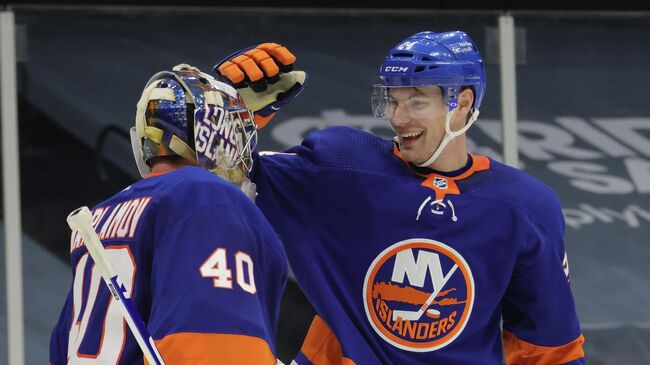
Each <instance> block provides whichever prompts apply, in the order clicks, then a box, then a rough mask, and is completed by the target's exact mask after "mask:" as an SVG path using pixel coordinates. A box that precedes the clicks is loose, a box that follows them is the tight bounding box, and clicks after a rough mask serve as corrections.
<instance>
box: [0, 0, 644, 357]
mask: <svg viewBox="0 0 650 365" xmlns="http://www.w3.org/2000/svg"><path fill="white" fill-rule="evenodd" d="M193 4H195V5H197V6H195V7H180V6H168V7H165V6H157V7H150V6H145V4H135V5H137V6H131V5H134V4H132V3H127V2H122V3H114V4H111V5H106V6H93V7H90V6H80V5H74V4H72V5H63V4H49V5H11V6H5V8H4V11H5V12H4V13H3V15H2V17H4V18H0V19H2V22H1V23H2V24H0V31H1V32H0V38H3V37H5V35H6V34H7V33H6V32H7V31H9V32H11V31H13V32H14V33H15V38H14V39H15V56H16V58H15V62H16V63H15V66H16V67H15V76H16V85H17V88H16V89H17V90H16V92H15V93H13V94H12V91H11V89H7V88H6V85H7V83H6V82H7V80H8V79H7V76H6V75H7V74H6V73H3V74H2V75H3V79H2V85H1V87H2V89H1V92H2V95H3V100H4V101H6V100H9V101H11V99H10V98H9V97H10V96H11V95H15V96H17V99H16V103H17V107H18V109H17V128H18V140H17V142H18V145H17V146H15V145H12V146H15V148H17V150H18V154H17V155H15V154H11V153H9V155H8V152H11V151H12V150H11V148H12V146H3V160H2V163H3V164H4V170H3V171H4V174H5V175H7V174H9V175H10V176H4V179H3V184H4V187H5V188H8V189H12V190H8V193H5V195H4V200H5V201H3V203H5V204H4V205H2V207H3V208H2V218H3V219H2V222H0V229H1V230H2V231H3V232H4V231H5V228H8V230H7V233H8V236H7V235H2V236H1V238H0V364H9V363H10V362H9V360H8V359H9V355H10V352H11V351H9V349H8V346H9V345H8V343H13V344H17V345H18V346H19V347H16V348H14V347H12V351H14V353H13V356H16V357H13V359H17V358H22V351H19V350H20V346H24V354H25V355H24V364H46V363H47V360H48V351H49V350H48V346H49V336H50V331H51V329H52V328H53V326H54V324H55V321H56V320H57V318H58V315H59V311H60V310H61V308H62V306H63V302H64V300H65V297H66V295H67V292H68V290H69V285H70V278H71V269H70V268H69V263H68V250H69V230H68V227H67V225H66V223H65V217H66V216H67V214H68V213H69V212H70V211H71V210H73V209H74V208H77V207H79V206H81V205H88V206H92V205H94V204H96V203H98V202H99V201H101V200H102V199H104V198H106V197H107V196H110V195H112V194H114V193H116V192H117V191H119V190H121V189H122V188H124V187H125V186H127V185H128V184H130V183H132V182H134V181H136V180H137V179H138V178H139V175H138V173H137V169H136V167H135V164H134V163H133V161H132V154H131V147H130V143H129V141H128V128H130V127H131V125H132V123H133V117H134V113H135V104H136V102H137V100H138V98H139V96H140V93H141V91H142V87H143V86H144V84H145V83H146V81H147V80H148V78H149V77H150V76H151V75H152V74H153V73H155V72H157V71H159V70H162V69H169V68H171V67H172V66H173V65H175V64H178V63H181V62H184V63H189V64H192V65H195V66H197V67H199V68H201V69H203V70H205V71H208V70H209V69H210V68H211V67H212V66H213V65H214V64H215V63H216V62H217V61H219V60H220V59H221V58H223V57H224V56H226V55H228V54H230V53H231V52H232V51H235V50H238V49H241V48H244V47H246V46H249V45H254V44H258V43H262V42H266V41H274V42H278V43H282V44H284V45H286V46H287V47H288V48H289V49H290V50H292V51H293V52H294V53H295V54H296V55H297V56H298V62H297V66H298V67H299V68H302V69H304V70H306V71H307V72H308V74H309V81H308V85H307V87H306V89H305V91H304V92H303V93H302V95H301V96H300V97H299V98H298V99H297V101H296V102H295V103H294V104H293V105H291V106H290V107H288V108H286V109H283V111H282V112H281V114H279V115H278V116H277V117H276V118H275V119H274V120H273V122H271V124H270V125H269V126H268V127H267V128H265V129H264V130H262V131H261V140H260V145H261V148H262V149H268V150H282V149H284V148H287V147H289V146H291V145H294V144H297V143H299V142H300V141H301V139H302V137H304V136H305V135H306V134H307V133H309V132H311V131H313V130H315V129H318V128H323V127H326V126H331V125H337V124H345V125H350V126H354V127H357V128H362V129H365V130H368V131H371V132H373V133H376V134H378V135H381V136H385V137H387V138H389V137H391V131H390V129H389V128H388V126H387V125H385V124H384V122H383V121H381V120H376V119H374V118H373V117H372V116H371V112H370V86H371V85H372V84H373V83H376V82H377V80H378V79H377V76H376V75H377V68H378V65H379V64H380V62H381V61H382V59H383V57H384V55H385V52H386V51H387V50H388V49H389V48H390V46H392V45H393V44H395V43H397V42H398V41H399V40H401V39H403V38H405V37H406V36H408V35H410V34H412V33H415V32H417V31H421V30H434V31H445V30H456V29H458V30H464V31H466V32H467V33H468V34H469V35H470V36H471V37H472V38H473V39H474V40H475V41H476V42H477V44H478V47H479V49H480V50H481V52H482V54H483V56H484V60H485V61H486V65H487V70H486V71H487V78H488V88H487V93H486V97H485V101H484V104H483V107H482V110H481V117H480V118H479V120H478V122H477V123H476V125H475V127H473V128H472V129H470V131H469V132H468V136H469V139H470V140H471V141H470V146H472V149H473V150H474V152H475V153H478V154H487V155H489V156H491V157H493V158H495V159H497V160H501V161H503V160H506V161H511V162H512V161H514V163H517V162H518V166H519V167H520V168H522V169H524V170H526V171H527V172H529V173H531V174H532V175H534V176H536V177H538V178H540V179H542V180H543V181H545V182H546V183H547V184H549V185H550V186H551V187H552V188H554V189H555V191H556V192H557V193H558V195H559V196H560V199H561V200H562V205H563V210H564V213H565V218H566V221H567V227H566V236H565V237H566V248H567V252H568V256H569V260H570V265H571V266H570V269H571V282H572V287H573V291H574V296H575V299H576V302H577V307H578V314H579V316H580V320H581V323H582V327H583V331H584V335H585V338H586V344H585V350H586V352H587V359H588V361H589V364H592V365H601V364H627V365H636V364H639V365H640V364H650V102H649V99H648V90H649V89H650V67H649V66H648V65H650V46H649V45H648V40H649V39H650V12H648V11H647V9H641V8H638V7H636V8H635V6H634V5H629V4H626V3H625V2H623V3H620V4H618V5H619V6H618V7H616V4H609V6H603V7H601V8H593V7H592V8H591V9H580V8H579V7H575V8H570V6H569V5H568V4H566V3H564V4H562V5H560V6H558V7H556V8H550V7H549V6H548V4H545V5H542V6H538V7H536V6H533V5H529V6H528V7H523V6H521V5H519V6H513V5H512V4H509V3H508V2H505V1H502V2H500V3H498V4H496V5H495V6H494V7H493V8H488V7H486V6H485V4H481V3H480V2H473V3H472V2H469V3H466V4H461V5H460V6H462V8H459V7H458V6H459V5H458V4H450V3H449V2H444V1H438V2H434V3H429V4H423V3H416V2H407V3H403V4H402V5H401V6H402V8H396V7H395V6H392V7H391V6H385V7H384V6H383V4H375V5H376V6H370V5H368V4H362V5H360V6H354V8H350V7H347V8H344V7H340V6H341V5H339V4H335V3H329V4H328V5H326V6H316V5H314V6H305V5H302V6H301V5H300V4H297V3H291V2H289V3H283V6H285V7H282V8H277V7H272V6H269V7H260V6H261V5H264V4H256V3H252V2H251V3H249V4H243V5H246V6H238V7H232V8H231V7H223V6H220V7H212V6H208V5H211V4H215V5H219V4H216V3H215V2H212V3H208V2H196V3H193ZM265 4H266V5H272V4H269V3H268V2H267V3H265ZM158 5H166V4H165V3H164V2H163V3H158ZM239 5H242V4H239ZM248 5H250V6H248ZM351 5H353V4H352V3H348V4H347V6H351ZM628 5H629V6H628ZM286 6H289V7H286ZM601 6H602V5H601ZM7 14H10V15H11V16H12V17H13V22H11V23H10V24H12V25H15V26H14V27H13V28H7V26H6V24H9V23H7V22H6V21H7V18H6V15H7ZM503 16H507V17H509V19H511V20H514V28H513V29H511V30H512V31H513V35H514V44H512V45H510V46H511V48H510V49H509V51H510V54H514V58H513V60H514V65H513V66H514V67H513V68H512V70H516V79H513V78H511V76H513V75H514V74H512V75H510V76H508V75H504V74H503V72H504V71H503V70H504V68H502V67H501V66H502V62H500V58H501V55H502V54H504V53H501V52H500V51H503V49H500V46H508V45H504V44H500V41H499V40H500V37H499V35H500V29H499V26H500V24H501V26H504V25H503V23H500V19H501V21H503V18H502V17H503ZM7 29H9V30H7ZM501 31H503V29H501ZM2 32H5V33H4V34H3V33H2ZM501 34H502V33H501ZM5 38H6V37H5ZM10 43H11V42H10ZM10 43H6V39H4V38H3V43H2V45H3V48H2V49H1V51H0V55H1V56H2V58H3V62H5V61H6V57H8V56H9V55H10V54H11V51H10V50H8V49H7V48H5V46H6V45H7V44H10ZM505 54H507V53H505ZM504 77H505V78H504ZM504 80H505V81H504ZM515 80H516V83H515V84H513V85H512V86H516V88H514V89H513V88H511V87H508V85H505V84H504V85H502V82H505V83H507V82H514V81H515ZM504 87H507V90H505V89H504ZM504 91H505V93H504ZM515 91H516V97H513V98H511V99H505V100H504V99H503V95H507V93H508V92H515ZM7 93H9V94H7ZM7 95H9V96H7ZM513 95H515V94H513ZM7 98H9V99H7ZM7 105H9V106H7ZM0 107H1V108H3V110H2V115H3V120H2V124H3V128H2V133H3V134H5V136H3V144H6V143H7V142H6V141H7V139H6V138H4V137H11V136H10V135H7V133H8V132H7V131H9V132H11V129H7V128H11V120H10V117H11V110H8V109H7V108H10V104H5V103H3V104H2V105H0ZM513 110H514V111H516V114H514V115H512V114H509V115H510V116H511V117H512V116H516V121H517V124H516V126H515V125H514V124H512V126H510V125H509V124H505V127H504V124H503V123H502V121H503V120H504V115H506V114H507V113H512V111H513ZM504 128H505V129H504ZM502 131H503V132H505V133H503V132H502ZM510 132H511V134H509V133H510ZM509 135H510V136H513V137H512V138H514V142H513V141H507V140H504V137H503V136H506V137H505V138H506V139H507V138H508V136H509ZM15 142H16V141H15V140H14V141H13V143H15ZM504 143H511V144H510V146H515V147H516V150H514V151H513V152H514V155H513V154H512V153H510V154H509V155H508V153H509V152H508V149H507V148H506V155H505V156H504V154H503V151H504V149H503V145H504ZM5 147H8V148H5ZM506 147H507V146H506ZM11 161H15V162H17V163H18V165H13V164H11ZM12 167H16V168H18V170H17V171H18V173H17V174H16V172H13V173H12V170H11V168H12ZM11 181H14V182H15V181H19V186H14V185H11V184H10V183H11ZM18 187H19V190H18V189H17V188H18ZM18 191H20V194H19V195H16V194H15V193H17V192H18ZM12 192H14V193H13V195H12ZM7 194H9V195H7ZM7 197H9V199H10V200H11V201H9V202H8V201H6V200H7ZM17 198H20V199H17ZM18 203H19V204H20V205H19V207H20V211H18V210H16V209H15V208H16V207H17V205H16V204H18ZM17 212H20V213H19V215H18V217H20V220H17V219H16V214H17ZM20 222H22V225H21V226H20V225H18V226H17V227H16V224H17V223H20ZM16 229H18V231H16ZM11 230H13V231H11ZM12 232H13V233H12ZM7 237H9V240H7ZM17 247H19V248H20V250H21V251H22V259H20V261H18V262H16V261H15V260H16V257H20V256H16V252H17V250H16V248H17ZM6 252H7V253H8V254H5V253H6ZM15 268H18V272H20V273H21V274H22V283H21V282H20V281H19V280H17V279H16V278H19V276H16V274H17V273H16V272H15V270H14V269H15ZM12 270H14V271H12ZM16 288H18V289H16ZM21 291H22V296H21ZM548 296H549V297H551V296H553V293H548ZM16 298H18V299H16ZM7 303H19V305H20V308H21V309H22V312H23V313H20V310H19V311H15V310H13V311H12V310H11V308H14V309H15V307H13V306H12V305H11V304H9V305H8V304H7ZM21 315H22V316H23V318H22V320H21V318H20V316H21ZM281 316H282V319H281V323H282V324H281V327H280V333H279V344H278V356H279V358H280V359H281V360H283V361H290V359H291V358H292V356H293V355H295V354H296V352H297V350H298V348H299V347H300V344H301V341H302V338H303V336H304V334H305V333H306V330H307V327H308V325H309V323H310V321H311V318H312V316H313V309H312V308H311V306H310V305H309V303H308V302H307V301H306V299H305V298H304V297H303V295H302V294H301V292H300V289H299V288H298V287H297V285H296V284H295V282H290V283H289V286H288V288H287V291H286V293H285V296H284V298H283V306H282V313H281ZM8 323H9V324H11V325H10V326H9V325H8ZM15 323H21V324H24V327H23V326H21V327H20V328H19V330H20V331H19V332H15V327H13V326H15ZM12 330H13V332H12ZM16 333H19V334H20V333H22V334H24V337H22V336H21V338H22V340H21V339H16V338H15V337H12V336H14V335H15V334H16ZM16 349H18V350H16ZM16 351H19V352H20V354H18V355H16ZM14 364H16V365H22V364H23V363H20V364H18V363H15V360H14V362H13V363H11V365H14Z"/></svg>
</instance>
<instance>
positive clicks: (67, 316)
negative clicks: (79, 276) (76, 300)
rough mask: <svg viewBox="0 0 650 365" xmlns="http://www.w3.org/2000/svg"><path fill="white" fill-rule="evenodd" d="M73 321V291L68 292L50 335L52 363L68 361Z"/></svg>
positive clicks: (60, 364) (65, 362) (60, 363)
mask: <svg viewBox="0 0 650 365" xmlns="http://www.w3.org/2000/svg"><path fill="white" fill-rule="evenodd" d="M71 322H72V291H70V293H68V298H67V299H66V301H65V304H64V306H63V309H62V310H61V315H60V316H59V320H58V321H57V323H56V325H55V326H54V329H53V330H52V335H51V337H50V362H49V363H50V365H65V364H67V363H68V332H69V331H70V325H71Z"/></svg>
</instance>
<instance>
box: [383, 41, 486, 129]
mask: <svg viewBox="0 0 650 365" xmlns="http://www.w3.org/2000/svg"><path fill="white" fill-rule="evenodd" d="M379 76H380V78H381V84H379V85H375V90H374V93H373V112H374V114H375V115H376V116H378V117H386V116H387V115H386V113H385V110H384V109H383V107H385V105H384V104H383V103H382V102H383V100H382V99H381V98H382V96H383V94H385V91H386V89H387V88H390V87H420V86H440V87H441V88H442V91H443V95H444V96H445V101H446V103H448V104H452V105H448V106H449V108H450V110H451V109H453V108H454V107H455V105H453V102H454V100H455V98H456V97H457V96H458V93H459V92H460V90H461V89H462V88H463V87H471V88H472V90H473V91H474V105H473V107H474V109H476V110H478V109H480V107H481V102H482V100H483V94H484V93H485V70H484V66H483V60H482V59H481V55H480V53H479V51H478V49H477V48H476V45H475V44H474V42H473V41H472V39H471V38H470V37H469V36H468V35H467V34H466V33H465V32H462V31H453V32H444V33H435V32H420V33H417V34H414V35H412V36H410V37H408V38H406V39H405V40H403V41H402V42H400V43H399V44H397V46H395V47H394V48H393V49H391V50H390V51H389V52H388V55H387V56H386V59H385V61H384V62H383V63H382V65H381V66H380V68H379Z"/></svg>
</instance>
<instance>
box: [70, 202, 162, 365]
mask: <svg viewBox="0 0 650 365" xmlns="http://www.w3.org/2000/svg"><path fill="white" fill-rule="evenodd" d="M91 220H92V215H91V213H90V210H88V208H87V207H81V208H79V209H76V210H75V211H73V212H72V213H70V215H69V216H68V225H69V226H70V228H71V229H72V230H73V231H75V230H76V231H78V232H79V235H80V236H81V238H82V239H83V241H84V244H85V245H86V248H87V249H88V252H89V253H90V256H91V257H92V258H93V261H95V267H96V268H97V269H98V270H99V272H100V274H101V275H102V278H103V279H104V282H105V283H106V285H107V286H108V289H109V291H110V292H111V294H112V295H113V299H114V300H115V301H116V302H117V303H118V305H119V307H120V310H121V311H122V315H123V316H124V319H125V320H126V323H127V324H128V325H129V328H130V329H131V332H132V333H133V336H134V337H135V339H136V341H137V342H138V345H140V348H141V349H142V353H143V354H144V357H145V358H146V359H147V361H148V362H149V364H156V365H165V362H164V361H163V359H162V356H160V353H159V352H158V349H157V348H156V345H155V343H154V341H153V338H152V337H151V335H150V334H149V331H148V330H147V327H146V326H145V324H144V322H143V321H142V318H140V315H139V314H138V311H137V310H136V309H135V307H134V306H133V302H131V299H130V298H127V297H126V296H125V292H126V291H125V288H124V285H123V284H122V281H121V280H120V278H119V277H118V276H117V273H116V271H115V270H114V269H113V266H112V265H111V262H110V260H109V259H108V255H107V254H106V251H105V249H104V245H102V242H101V241H100V239H99V237H98V236H97V232H95V229H94V228H93V227H92V224H91Z"/></svg>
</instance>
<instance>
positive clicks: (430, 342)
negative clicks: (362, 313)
mask: <svg viewBox="0 0 650 365" xmlns="http://www.w3.org/2000/svg"><path fill="white" fill-rule="evenodd" d="M363 300H364V307H365V310H366V315H367V317H368V321H369V322H370V324H371V325H372V327H373V329H374V330H375V332H377V334H378V335H379V336H380V337H381V338H383V339H384V340H385V341H386V342H388V343H390V344H391V345H393V346H395V347H398V348H400V349H403V350H407V351H413V352H428V351H434V350H438V349H441V348H443V347H445V346H447V345H448V344H450V343H451V342H452V341H454V340H455V339H456V338H457V337H458V336H459V335H460V334H461V332H462V331H463V329H464V328H465V325H466V324H467V321H468V320H469V317H470V315H471V312H472V307H473V304H474V279H473V277H472V272H471V270H470V268H469V266H468V265H467V263H466V262H465V259H464V258H463V257H462V256H461V255H460V254H459V253H458V252H456V251H455V250H454V249H452V248H451V247H449V246H447V245H445V244H443V243H441V242H438V241H434V240H428V239H419V238H418V239H410V240H405V241H401V242H398V243H396V244H394V245H392V246H390V247H388V248H387V249H385V250H384V251H383V252H382V253H381V254H379V255H378V256H377V257H376V258H375V260H374V261H373V262H372V264H371V265H370V267H369V268H368V272H367V273H366V279H365V282H364V291H363Z"/></svg>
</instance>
